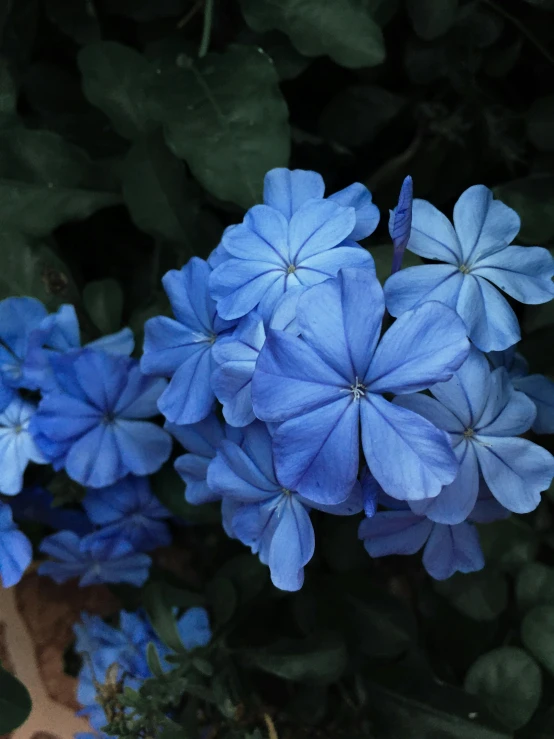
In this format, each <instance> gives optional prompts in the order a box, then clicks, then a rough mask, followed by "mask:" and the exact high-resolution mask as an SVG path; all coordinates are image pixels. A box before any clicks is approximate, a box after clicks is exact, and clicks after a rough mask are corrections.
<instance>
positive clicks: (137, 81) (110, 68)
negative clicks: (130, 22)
mask: <svg viewBox="0 0 554 739" xmlns="http://www.w3.org/2000/svg"><path fill="white" fill-rule="evenodd" d="M77 61H78V63H79V69H80V70H81V74H82V75H83V91H84V93H85V96H86V98H87V99H88V101H89V102H90V103H92V105H95V106H96V107H97V108H100V110H102V111H104V113H105V114H106V115H107V116H108V118H109V119H110V120H111V122H112V125H113V127H114V129H115V130H116V131H117V133H118V134H120V135H121V136H124V137H125V138H128V139H135V138H137V137H139V136H141V135H142V134H143V133H147V132H148V131H152V130H153V129H155V128H156V124H155V123H154V122H153V121H152V120H151V118H150V116H149V112H148V105H147V96H146V92H145V88H146V86H147V85H148V83H149V81H150V79H151V77H152V75H153V69H152V67H151V65H150V63H149V62H148V60H147V59H146V58H145V57H144V56H143V55H142V54H139V52H138V51H135V50H134V49H131V48H129V47H128V46H123V44H117V43H115V42H113V41H99V42H98V43H94V44H89V45H88V46H85V47H84V48H83V49H81V51H80V52H79V54H78V57H77Z"/></svg>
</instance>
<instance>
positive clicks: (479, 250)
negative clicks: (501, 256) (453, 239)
mask: <svg viewBox="0 0 554 739" xmlns="http://www.w3.org/2000/svg"><path fill="white" fill-rule="evenodd" d="M520 225H521V222H520V219H519V216H518V214H517V213H516V212H515V210H512V209H511V208H509V207H508V206H507V205H504V203H501V202H500V200H493V197H492V192H491V191H490V190H489V188H488V187H485V186H484V185H473V187H470V188H468V189H467V190H466V191H465V192H464V193H462V195H461V196H460V198H459V199H458V202H457V203H456V205H455V206H454V226H455V227H456V233H457V235H458V239H459V240H460V244H461V247H462V260H461V261H463V262H464V264H467V265H470V264H473V263H474V262H475V261H476V260H478V259H482V258H484V257H485V256H487V255H489V254H494V253H495V252H497V251H499V250H501V249H503V248H504V247H505V246H506V245H507V244H509V243H510V242H511V241H512V240H513V239H514V238H515V236H516V235H517V233H518V231H519V229H520Z"/></svg>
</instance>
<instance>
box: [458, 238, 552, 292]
mask: <svg viewBox="0 0 554 739" xmlns="http://www.w3.org/2000/svg"><path fill="white" fill-rule="evenodd" d="M471 273H472V274H474V275H476V276H479V277H484V278H485V279H487V280H489V281H490V282H492V283H494V284H495V285H496V286H497V287H499V288H500V289H501V290H504V292H505V293H508V295H510V296H511V297H512V298H515V299H516V300H519V301H520V302H521V303H528V304H532V305H535V304H537V303H547V302H548V301H549V300H552V298H553V297H554V282H552V277H553V276H554V257H552V255H551V254H550V252H549V251H548V250H547V249H543V248H542V247H540V246H508V247H507V248H506V249H502V251H497V252H495V253H494V254H491V255H489V256H488V257H486V258H484V259H479V261H477V262H476V263H475V264H474V266H473V267H472V269H471Z"/></svg>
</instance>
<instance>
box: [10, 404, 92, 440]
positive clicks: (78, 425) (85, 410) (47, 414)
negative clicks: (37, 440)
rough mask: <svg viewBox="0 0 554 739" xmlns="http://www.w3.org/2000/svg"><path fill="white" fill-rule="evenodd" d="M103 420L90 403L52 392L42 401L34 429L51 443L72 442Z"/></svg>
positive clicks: (35, 418)
mask: <svg viewBox="0 0 554 739" xmlns="http://www.w3.org/2000/svg"><path fill="white" fill-rule="evenodd" d="M101 419H102V413H101V412H100V411H99V410H98V409H97V408H94V407H92V406H91V405H88V403H83V402H82V401H81V400H78V399H77V398H72V397H71V396H68V395H62V394H61V393H58V392H52V393H48V395H45V396H44V397H43V399H42V400H41V401H40V405H39V407H38V411H37V413H36V415H35V417H34V421H33V428H34V430H35V431H36V432H38V433H40V434H43V435H45V436H47V437H48V439H49V440H51V441H55V442H59V441H70V440H71V439H74V438H76V437H78V436H81V435H82V434H84V433H87V431H90V430H91V429H92V428H94V427H95V426H97V425H98V424H99V423H100V422H101ZM0 423H1V420H0Z"/></svg>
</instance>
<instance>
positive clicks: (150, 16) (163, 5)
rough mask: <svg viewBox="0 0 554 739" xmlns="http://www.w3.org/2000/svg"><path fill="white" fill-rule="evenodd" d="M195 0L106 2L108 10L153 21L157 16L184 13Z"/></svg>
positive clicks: (112, 12)
mask: <svg viewBox="0 0 554 739" xmlns="http://www.w3.org/2000/svg"><path fill="white" fill-rule="evenodd" d="M194 2H195V0H156V2H152V0H110V1H109V2H108V3H107V4H106V12H107V13H110V14H113V15H123V16H126V17H128V18H132V19H133V20H135V21H139V22H140V21H152V20H155V19H156V18H167V17H172V16H178V15H183V14H184V13H186V12H187V10H188V9H190V7H191V6H192V5H194Z"/></svg>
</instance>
